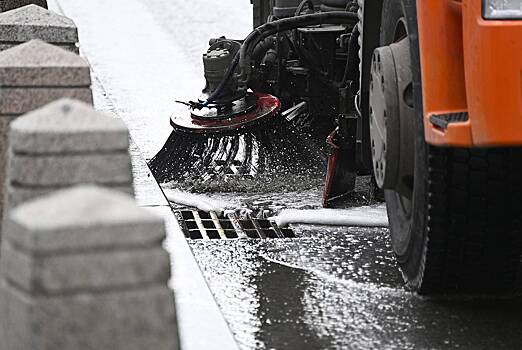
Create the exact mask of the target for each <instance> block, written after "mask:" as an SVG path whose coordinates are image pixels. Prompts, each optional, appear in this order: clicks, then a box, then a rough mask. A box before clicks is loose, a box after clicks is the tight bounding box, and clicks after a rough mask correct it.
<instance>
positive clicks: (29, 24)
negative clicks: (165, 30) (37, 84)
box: [0, 5, 78, 53]
mask: <svg viewBox="0 0 522 350" xmlns="http://www.w3.org/2000/svg"><path fill="white" fill-rule="evenodd" d="M33 39H39V40H43V41H45V42H48V43H50V44H53V45H56V46H58V47H61V48H63V49H66V50H69V51H73V52H75V53H78V29H77V28H76V25H75V24H74V22H73V21H72V20H71V19H69V18H67V17H64V16H60V15H58V14H56V13H54V12H51V11H49V10H46V9H44V8H42V7H40V6H36V5H28V6H24V7H21V8H17V9H15V10H11V11H7V12H4V13H0V51H2V50H6V49H9V48H11V47H13V46H16V45H19V44H22V43H25V42H27V41H30V40H33Z"/></svg>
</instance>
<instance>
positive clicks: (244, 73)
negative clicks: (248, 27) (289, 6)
mask: <svg viewBox="0 0 522 350" xmlns="http://www.w3.org/2000/svg"><path fill="white" fill-rule="evenodd" d="M358 20H359V19H358V17H357V14H355V13H353V12H344V11H333V12H323V13H314V14H309V15H302V16H298V17H290V18H284V19H280V20H277V21H273V22H268V23H265V24H264V25H262V26H260V27H258V28H257V29H255V30H254V31H253V32H252V33H250V34H249V35H248V36H247V38H246V39H245V41H244V42H243V44H242V45H241V49H240V50H239V52H238V54H236V56H235V57H234V60H233V61H232V64H231V65H230V67H229V68H228V70H227V73H226V74H225V77H224V79H223V81H222V82H221V83H220V84H219V85H218V87H217V88H216V90H215V91H214V92H213V93H212V94H211V95H210V96H209V97H208V98H207V100H206V101H205V102H203V103H197V104H195V106H197V107H200V108H201V107H206V106H208V105H209V104H211V103H212V102H214V101H215V100H216V99H217V98H219V97H220V96H221V95H222V94H223V90H224V88H225V87H226V86H227V84H228V81H229V80H230V79H231V78H232V75H233V74H234V72H235V71H236V69H237V68H238V67H239V69H240V74H239V76H238V91H241V92H246V90H247V89H248V86H247V84H248V80H249V79H250V75H251V73H252V66H251V61H252V51H253V50H254V49H255V47H256V46H257V45H258V44H259V42H261V41H262V40H264V39H266V38H267V37H269V36H271V35H274V34H276V33H280V32H285V31H289V30H293V29H298V28H303V27H309V26H316V25H323V24H356V23H357V22H358Z"/></svg>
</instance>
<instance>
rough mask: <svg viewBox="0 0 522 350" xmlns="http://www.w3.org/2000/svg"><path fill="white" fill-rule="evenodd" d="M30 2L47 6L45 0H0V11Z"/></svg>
mask: <svg viewBox="0 0 522 350" xmlns="http://www.w3.org/2000/svg"><path fill="white" fill-rule="evenodd" d="M30 4H35V5H37V6H40V7H43V8H47V0H0V12H5V11H10V10H14V9H17V8H19V7H23V6H27V5H30Z"/></svg>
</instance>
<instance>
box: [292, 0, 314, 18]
mask: <svg viewBox="0 0 522 350" xmlns="http://www.w3.org/2000/svg"><path fill="white" fill-rule="evenodd" d="M306 5H308V9H309V10H311V11H313V10H314V9H315V5H314V3H313V2H312V0H303V1H301V3H300V4H299V6H298V7H297V9H296V10H295V16H300V15H301V12H302V11H303V9H304V7H305V6H306Z"/></svg>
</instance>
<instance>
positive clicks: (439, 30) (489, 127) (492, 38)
mask: <svg viewBox="0 0 522 350" xmlns="http://www.w3.org/2000/svg"><path fill="white" fill-rule="evenodd" d="M417 16H418V23H419V43H420V55H421V75H422V85H423V103H424V118H425V119H424V126H425V137H426V141H427V142H428V143H430V144H432V145H438V146H452V147H502V146H522V20H485V19H484V18H483V16H482V1H481V0H417ZM466 113H467V118H461V119H459V121H456V122H451V123H449V124H447V127H444V128H443V127H440V125H436V123H433V122H432V116H439V115H448V114H460V115H465V114H466ZM462 119H466V120H462Z"/></svg>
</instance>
